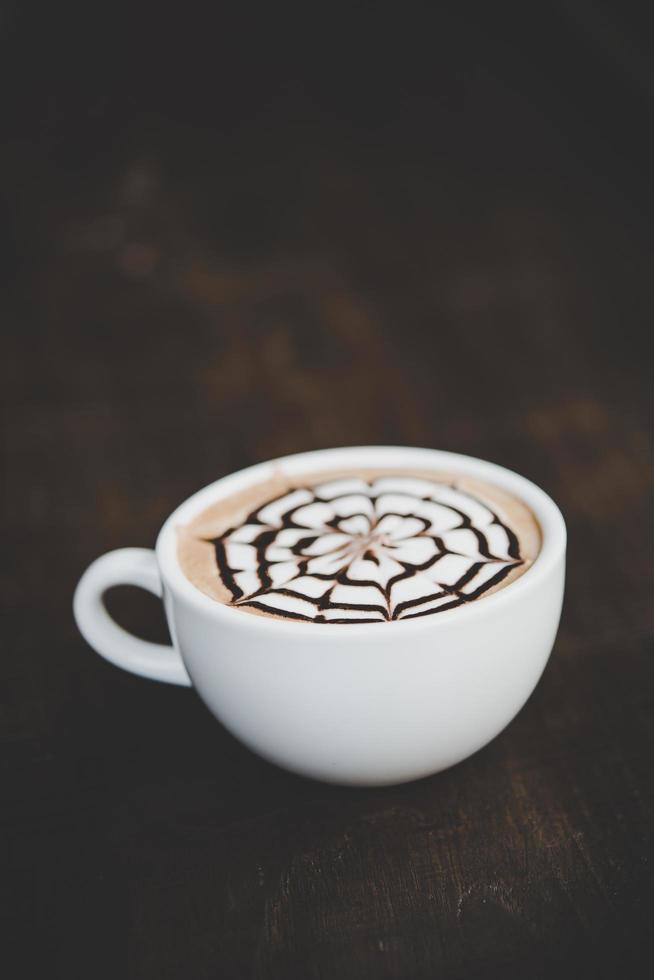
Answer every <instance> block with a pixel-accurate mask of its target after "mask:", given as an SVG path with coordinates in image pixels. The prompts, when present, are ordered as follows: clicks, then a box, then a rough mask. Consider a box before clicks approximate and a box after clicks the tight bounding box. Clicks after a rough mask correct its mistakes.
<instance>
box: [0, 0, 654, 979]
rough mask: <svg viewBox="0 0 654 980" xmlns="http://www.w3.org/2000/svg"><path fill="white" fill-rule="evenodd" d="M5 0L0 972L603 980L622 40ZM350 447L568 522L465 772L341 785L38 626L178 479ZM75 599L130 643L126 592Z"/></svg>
mask: <svg viewBox="0 0 654 980" xmlns="http://www.w3.org/2000/svg"><path fill="white" fill-rule="evenodd" d="M28 6H29V5H22V7H19V5H15V7H12V8H11V10H10V14H9V16H8V20H7V22H6V23H5V25H4V28H3V30H4V33H5V41H7V42H8V43H7V48H6V50H5V58H4V64H5V67H6V68H7V67H8V69H9V73H10V80H11V81H12V82H13V84H12V85H11V86H10V87H9V92H10V94H13V109H12V113H11V115H10V119H9V123H8V132H7V133H6V134H5V135H6V136H7V138H6V145H5V151H4V152H3V167H4V168H5V174H4V178H3V187H4V189H5V190H8V191H9V209H8V216H9V220H8V222H7V223H6V227H7V228H8V229H9V231H10V234H11V242H10V249H9V250H8V253H7V255H8V260H7V261H6V262H5V264H4V267H3V271H4V273H5V274H6V289H5V292H4V296H5V309H4V316H3V320H4V323H5V324H6V325H9V327H10V330H9V340H8V343H7V344H6V345H5V352H6V354H7V356H6V357H5V358H4V372H3V376H4V380H3V388H4V395H5V398H6V403H7V412H6V440H5V448H6V459H7V471H6V472H7V479H6V494H5V507H4V517H5V523H6V540H8V543H9V550H8V559H7V560H6V561H5V562H4V563H3V573H2V580H1V591H2V598H3V600H4V603H5V604H6V607H7V617H6V619H7V625H6V626H5V629H4V631H3V640H4V641H5V650H4V653H3V655H2V659H1V661H0V699H1V704H2V715H1V719H2V720H1V724H2V728H1V736H2V740H1V742H0V763H1V765H2V776H1V786H2V794H3V797H4V800H5V801H4V803H3V805H2V810H1V813H0V817H1V821H2V833H3V838H2V852H1V853H2V865H3V871H2V874H1V875H0V878H1V881H2V886H3V890H4V891H5V894H6V899H5V904H4V905H3V919H2V922H3V924H4V925H5V926H6V927H7V935H8V938H9V940H10V942H9V944H7V943H6V942H3V945H2V949H3V954H2V956H3V960H4V959H5V951H6V950H8V949H9V948H13V954H14V956H15V960H14V961H13V964H14V965H12V966H11V968H10V970H9V972H8V973H6V976H7V977H10V978H11V980H14V978H18V977H23V976H25V977H30V978H31V977H39V978H42V977H51V978H66V980H74V978H84V980H87V978H91V977H93V978H94V980H104V978H107V980H117V978H121V980H129V978H134V980H167V978H171V980H176V978H184V980H187V978H188V980H200V978H218V977H227V978H230V977H237V978H238V977H244V978H247V977H251V978H262V980H273V978H298V980H313V978H320V980H332V978H338V980H346V978H361V980H368V978H370V980H372V978H375V980H376V978H391V977H399V978H432V977H439V978H450V977H452V978H472V977H474V978H482V977H484V978H485V977H488V978H494V977H503V978H513V977H515V978H521V980H522V978H527V977H528V978H549V977H559V976H575V977H589V978H590V977H607V978H614V977H616V976H619V977H627V976H628V977H631V976H638V975H639V963H640V958H641V957H642V956H644V955H645V954H646V952H647V949H648V941H647V935H648V931H649V926H650V919H651V894H652V881H651V858H652V849H651V837H650V831H651V825H652V817H653V809H654V799H653V792H652V791H653V780H652V759H651V749H652V729H653V721H652V718H653V715H652V684H651V682H652V652H653V650H652V646H653V644H652V639H653V636H654V612H653V610H654V603H653V602H652V567H653V562H652V555H653V553H654V540H653V535H652V524H653V521H652V503H653V502H654V496H653V492H654V449H653V445H654V441H653V437H652V429H651V427H650V424H649V422H650V421H651V414H650V413H651V407H652V382H653V378H652V361H651V356H650V353H649V351H650V347H649V340H650V334H651V331H652V328H653V315H652V314H653V310H654V277H653V275H652V255H653V252H654V249H653V245H654V233H653V228H654V192H653V190H652V182H651V174H652V172H653V171H654V153H653V152H652V146H651V145H650V142H649V141H650V138H651V127H652V107H653V102H652V93H653V92H654V86H653V85H652V74H651V69H650V68H649V63H650V62H649V60H648V58H647V57H643V54H645V55H646V54H648V52H647V51H646V50H645V51H644V49H643V46H642V43H643V42H642V38H643V35H642V32H641V31H640V30H639V25H638V24H637V23H636V22H632V21H627V20H625V19H622V20H621V19H619V15H618V14H616V10H615V9H614V10H613V11H612V12H611V8H610V7H606V6H603V7H602V13H601V16H600V14H599V13H598V14H597V18H594V17H593V16H592V15H588V13H587V11H586V7H585V5H579V10H580V11H581V12H582V13H581V15H579V16H577V14H578V11H577V9H576V6H575V5H572V6H570V7H568V6H566V7H565V8H564V7H563V5H561V6H560V7H558V8H557V7H555V8H554V12H552V10H551V9H550V8H548V11H546V12H542V13H537V12H536V10H535V8H533V7H532V8H531V12H530V13H529V14H527V13H525V12H524V11H523V15H522V19H521V17H520V14H519V12H518V14H517V15H516V16H512V17H510V18H505V19H504V20H502V17H501V16H499V15H498V12H497V10H496V7H495V5H486V7H488V8H489V9H486V8H485V7H483V6H482V7H480V9H479V11H478V12H477V13H476V14H475V15H474V16H472V15H470V16H468V14H466V15H465V16H464V14H463V13H461V14H460V15H454V14H448V15H447V16H446V15H445V14H442V15H439V20H438V21H433V22H431V23H429V24H428V23H427V22H426V21H425V22H424V23H423V22H422V21H421V20H420V19H418V20H416V19H415V17H416V15H415V14H412V15H411V16H412V18H414V19H413V20H412V21H411V22H410V23H409V22H407V23H403V22H402V23H398V22H397V20H396V17H395V15H390V14H389V15H388V16H387V15H386V14H383V13H381V12H380V11H379V10H376V11H375V12H374V16H373V12H372V11H371V9H369V8H365V9H364V8H363V7H361V8H359V7H357V8H356V10H354V8H353V9H352V10H351V11H350V14H349V16H348V20H347V21H346V22H340V21H339V22H337V23H336V22H334V23H331V22H330V23H329V24H326V23H320V24H317V23H316V22H315V21H316V19H319V18H318V14H317V13H316V11H315V10H314V12H313V18H314V22H313V23H312V22H311V18H309V17H308V16H306V15H305V21H300V20H297V21H293V22H292V23H293V28H292V29H289V28H288V27H282V26H280V23H279V22H278V21H277V20H276V19H273V18H272V16H271V15H265V12H264V11H262V12H260V15H258V16H257V17H256V18H255V22H254V24H253V23H251V22H250V21H249V20H248V16H249V14H246V13H244V12H241V13H240V14H239V13H230V14H229V16H227V14H225V12H224V11H223V13H222V14H221V16H222V17H223V18H227V19H226V20H225V19H223V20H221V21H220V23H219V24H216V25H202V24H198V23H196V22H193V21H189V22H180V21H179V20H178V16H181V14H180V13H179V11H178V12H177V15H176V16H175V17H171V19H170V21H169V22H166V23H163V24H161V23H160V22H159V21H157V22H156V28H155V27H153V23H152V21H151V20H150V17H149V15H148V14H147V13H146V12H145V11H142V12H141V11H140V10H139V8H136V9H135V8H132V10H131V12H130V13H129V15H126V19H125V20H121V18H120V16H119V15H118V14H116V13H115V11H114V10H113V9H112V12H111V18H110V19H108V20H107V22H106V23H105V22H103V21H102V17H101V15H100V14H99V12H98V7H97V6H96V5H90V7H89V5H85V7H84V8H82V7H80V9H79V10H77V11H76V18H74V19H71V21H70V22H68V21H66V20H65V18H64V20H63V21H62V20H61V19H60V18H61V9H60V5H58V4H57V5H52V7H53V9H52V10H50V11H43V12H42V13H41V14H40V20H39V24H38V29H37V28H36V26H35V24H34V23H33V22H32V21H30V17H29V14H28V12H26V10H27V7H28ZM527 6H529V5H527ZM490 8H492V11H493V13H492V14H491V12H490ZM557 11H558V12H557ZM468 13H469V12H468ZM161 16H163V15H161V12H159V13H158V17H159V18H160V17H161ZM275 16H277V15H275ZM407 16H408V15H407ZM616 16H617V17H618V20H615V19H613V20H612V19H611V18H615V17H616ZM266 17H267V20H266ZM330 17H331V14H330ZM589 17H590V19H589ZM78 18H81V20H80V19H78ZM98 18H99V19H98ZM260 18H261V19H260ZM459 18H460V19H459ZM324 19H325V20H327V19H328V18H327V15H326V14H324ZM607 24H608V26H607ZM255 28H256V29H255ZM648 72H649V74H648ZM6 88H7V87H6V86H5V89H6ZM360 443H361V444H363V443H395V444H409V445H423V446H434V447H439V448H444V449H449V450H454V451H461V452H464V453H470V454H473V455H478V456H482V457H485V458H488V459H491V460H494V461H497V462H499V463H502V464H504V465H507V466H509V467H511V468H513V469H516V470H519V471H520V472H523V473H524V474H526V475H527V476H528V477H530V478H532V479H533V480H535V481H536V482H538V483H539V484H541V485H542V486H543V487H544V488H545V489H546V490H547V491H548V492H549V493H551V494H552V495H553V497H554V498H555V499H556V500H557V501H558V503H559V504H560V506H561V508H562V510H563V512H564V514H565V516H566V519H567V521H568V525H569V532H570V550H569V568H568V587H567V599H566V605H565V611H564V617H563V621H562V625H561V630H560V633H559V637H558V640H557V643H556V646H555V649H554V653H553V656H552V659H551V662H550V665H549V666H548V668H547V671H546V673H545V675H544V677H543V679H542V681H541V683H540V685H539V687H538V688H537V690H536V692H535V693H534V695H533V696H532V698H531V699H530V701H529V703H528V704H527V706H526V707H525V708H524V709H523V711H522V712H521V713H520V715H519V716H518V717H517V718H516V720H515V721H514V722H513V723H512V724H511V725H510V726H509V728H508V729H507V730H506V731H505V732H503V733H502V734H501V735H500V736H499V737H498V738H497V739H495V741H494V742H493V743H492V744H490V745H489V746H488V747H487V748H485V749H484V750H483V751H481V752H479V753H478V754H477V755H476V756H474V757H473V758H471V759H469V760H468V761H466V762H464V763H463V764H461V765H459V766H457V767H455V768H454V769H452V770H450V771H447V772H444V773H442V774H440V775H437V776H435V777H433V778H431V779H427V780H424V781H422V782H418V783H414V784H411V785H406V786H400V787H396V788H388V789H379V790H363V789H361V790H358V789H340V788H336V787H331V786H326V785H320V784H318V783H314V782H310V781H307V780H303V779H300V778H295V777H293V776H291V775H288V774H286V773H285V772H282V771H281V770H278V769H276V768H274V767H272V766H270V765H268V764H266V763H264V762H263V761H261V760H259V759H258V758H256V757H255V756H253V755H251V754H250V753H249V752H248V751H247V750H246V749H244V748H243V747H242V746H241V745H240V744H238V743H237V742H236V741H235V740H234V739H232V738H231V737H230V736H229V735H228V734H227V733H226V732H225V731H224V730H222V729H221V727H220V726H219V725H218V724H217V723H216V722H215V721H214V720H213V719H212V718H211V717H210V716H209V714H208V713H207V711H206V710H205V709H204V708H203V707H202V705H201V704H200V702H199V701H198V699H197V698H196V697H195V696H194V694H193V693H191V692H188V691H185V690H181V689H173V688H169V687H166V686H164V685H157V684H154V683H149V682H146V681H142V680H139V679H137V678H135V677H132V676H129V675H127V674H124V673H121V672H120V671H119V670H116V669H114V668H112V667H110V666H109V665H108V664H106V663H105V662H104V661H102V660H101V659H100V658H99V657H97V656H96V655H95V654H94V653H92V652H91V651H90V650H89V649H88V647H87V646H86V645H85V643H84V642H83V640H82V639H81V637H80V636H79V634H78V633H77V631H76V629H75V626H74V624H73V620H72V614H71V596H72V592H73V588H74V586H75V583H76V580H77V578H78V577H79V575H80V574H81V572H82V571H83V569H84V568H85V566H86V565H87V563H89V562H90V561H91V560H92V559H93V558H95V557H96V556H97V555H99V554H101V553H102V552H104V551H107V550H109V549H112V548H115V547H120V546H123V545H141V546H149V545H151V544H152V543H153V541H154V537H155V535H156V532H157V530H158V528H159V526H160V524H161V522H162V521H163V519H164V518H165V517H166V515H167V514H168V513H169V512H170V511H171V510H172V509H173V508H174V507H175V506H176V505H177V504H178V503H179V502H180V501H181V500H182V499H184V498H185V497H186V496H187V495H188V494H189V493H191V492H192V491H193V490H195V489H196V488H198V487H199V486H202V485H203V484H206V483H208V482H210V481H212V480H214V479H216V478H218V477H220V476H222V475H223V474H226V473H228V472H230V471H233V470H235V469H238V468H240V467H242V466H244V465H247V464H250V463H253V462H255V461H258V460H261V459H266V458H270V457H273V456H276V455H280V454H284V453H288V452H294V451H301V450H305V449H310V448H315V447H322V446H331V445H342V444H360ZM107 602H108V605H109V606H110V609H111V610H112V612H113V613H114V614H115V615H116V616H117V618H119V620H120V621H121V622H123V623H124V624H125V625H126V626H128V627H129V628H131V629H134V630H135V631H138V632H139V633H141V634H142V635H145V636H148V637H151V638H164V637H165V635H166V630H165V624H164V621H163V614H162V612H161V609H160V607H159V605H158V603H157V602H156V601H155V600H154V599H153V598H152V597H149V596H146V595H145V594H141V593H138V592H137V591H136V590H128V589H124V590H115V592H112V593H111V594H110V595H109V596H108V597H107Z"/></svg>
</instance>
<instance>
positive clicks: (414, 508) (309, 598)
mask: <svg viewBox="0 0 654 980" xmlns="http://www.w3.org/2000/svg"><path fill="white" fill-rule="evenodd" d="M205 540H208V541H210V543H211V544H212V545H213V546H214V549H215V559H216V564H217V572H218V574H219V575H220V579H221V581H222V584H223V585H224V586H225V588H226V589H227V590H228V592H229V594H230V596H231V602H230V604H231V605H234V606H237V607H242V608H245V609H248V608H249V609H251V610H258V611H260V612H264V613H268V614H272V615H274V616H280V617H283V618H289V619H300V620H308V621H312V622H316V623H329V622H385V621H388V620H403V619H411V618H415V617H418V616H425V615H430V614H434V613H438V612H441V611H443V610H446V609H452V608H454V607H456V606H460V605H462V604H464V603H466V602H470V601H472V600H474V599H476V598H478V597H479V596H481V595H483V594H484V593H485V592H487V591H488V590H490V589H493V588H496V587H497V586H498V585H499V584H500V583H501V582H502V581H503V580H504V579H505V577H506V576H508V575H509V574H510V573H511V572H512V571H513V570H514V569H517V568H518V567H519V566H521V565H523V564H524V559H523V556H522V555H521V553H520V544H519V540H518V537H517V536H516V534H515V532H514V531H513V530H512V529H511V527H510V526H509V525H508V524H507V523H505V522H503V521H502V520H500V518H499V516H498V515H497V514H496V513H495V512H494V510H491V509H490V506H488V505H487V504H486V503H484V502H483V501H482V500H479V499H478V498H476V497H475V496H474V495H473V494H472V493H468V492H466V491H464V490H462V489H459V488H457V487H455V486H452V485H449V484H447V483H441V482H436V481H432V480H427V479H419V478H417V477H411V476H401V475H400V476H381V477H379V478H376V479H371V480H366V479H359V478H352V477H347V478H343V479H334V480H330V481H328V482H323V483H320V484H318V485H316V486H311V487H300V488H295V489H293V490H290V491H289V492H288V493H285V494H283V495H281V496H279V497H278V498H276V499H274V500H271V501H268V502H267V503H265V504H263V505H262V506H260V507H259V508H257V509H255V510H254V511H252V512H251V513H250V514H249V515H248V516H247V517H246V518H245V520H244V521H243V522H242V523H240V524H238V525H237V526H235V527H231V528H229V529H228V530H227V531H225V532H224V533H222V534H220V535H219V536H217V537H215V538H214V537H211V538H209V539H205Z"/></svg>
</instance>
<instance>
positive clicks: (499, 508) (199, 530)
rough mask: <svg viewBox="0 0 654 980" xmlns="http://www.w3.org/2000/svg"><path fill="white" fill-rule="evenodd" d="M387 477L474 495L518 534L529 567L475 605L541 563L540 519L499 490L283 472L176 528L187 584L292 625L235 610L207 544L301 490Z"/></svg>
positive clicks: (429, 474)
mask: <svg viewBox="0 0 654 980" xmlns="http://www.w3.org/2000/svg"><path fill="white" fill-rule="evenodd" d="M383 476H406V477H414V478H417V479H423V480H432V481H433V482H435V483H445V484H447V485H448V486H451V487H454V488H455V489H457V490H461V491H462V492H464V493H470V494H471V495H472V496H473V497H475V498H477V499H478V500H479V501H480V502H481V503H482V504H488V505H490V506H491V508H492V509H493V510H494V511H495V513H496V514H497V515H498V517H499V518H500V520H501V521H503V522H504V523H505V524H507V525H508V526H509V527H510V528H511V529H512V530H513V531H514V532H515V534H516V536H517V538H518V541H519V543H520V553H521V556H522V559H523V564H522V565H518V566H517V567H516V568H514V569H512V570H511V571H510V572H509V574H508V575H507V576H506V577H505V578H504V579H503V580H502V582H500V584H499V585H496V586H494V587H493V588H491V589H489V590H488V592H484V594H483V595H482V596H480V597H479V599H476V600H474V601H475V602H479V601H481V600H483V599H484V598H485V597H486V596H489V595H492V594H493V592H498V591H500V590H501V589H505V588H506V587H507V586H508V585H510V584H511V582H514V581H515V580H516V579H518V578H520V577H521V576H522V575H524V573H525V572H526V571H527V569H528V568H530V566H531V565H532V564H533V563H534V561H535V560H536V558H537V556H538V553H539V551H540V548H541V542H542V533H541V529H540V525H539V524H538V521H537V520H536V517H535V516H534V514H532V512H531V511H530V510H529V508H528V507H527V505H526V504H525V503H523V502H522V501H521V500H520V499H519V498H518V497H515V496H513V494H510V493H508V492H507V491H506V490H502V489H501V488H500V487H498V486H495V484H492V483H486V482H485V481H484V480H478V479H475V478H474V477H469V476H465V475H462V474H460V473H452V472H447V471H444V470H423V469H407V468H405V467H395V468H392V467H391V468H388V467H386V468H383V469H380V468H372V469H370V468H367V469H355V468H353V467H350V468H347V469H336V470H320V471H319V472H314V473H304V474H297V475H289V474H286V473H284V472H283V471H282V470H281V469H279V470H277V471H275V472H274V473H273V475H272V476H271V477H270V478H269V479H268V480H266V481H264V482H263V483H257V484H255V485H254V486H251V487H246V488H245V489H243V490H239V491H238V492H237V493H235V494H232V495H230V496H228V497H225V498H223V499H221V500H218V501H216V503H214V504H210V505H209V507H206V508H205V509H204V510H203V511H202V512H201V513H200V514H198V516H197V517H195V518H193V520H192V521H190V523H189V524H182V525H178V527H177V528H176V531H177V559H178V561H179V564H180V567H181V569H182V571H183V572H184V575H185V576H186V578H188V579H189V581H190V582H191V583H192V584H193V585H194V586H195V587H196V588H198V589H199V590H200V591H201V592H203V593H204V594H205V595H207V596H209V597H210V598H211V599H215V600H216V601H217V602H222V603H223V604H225V605H228V606H229V605H231V606H232V607H233V608H240V609H241V611H244V612H247V613H249V614H254V615H258V616H264V617H266V618H269V619H270V618H272V619H282V620H284V621H285V622H288V621H289V620H288V618H287V617H285V616H276V615H275V614H274V613H272V612H270V613H268V612H265V613H264V612H262V611H261V610H259V609H255V608H253V607H250V606H248V607H244V606H241V607H239V606H236V605H234V604H233V603H232V594H231V592H230V591H229V589H227V588H226V586H225V585H223V583H222V581H221V579H220V575H219V572H218V566H217V564H216V558H215V551H214V547H213V545H212V544H211V543H209V542H208V541H205V540H203V538H216V537H218V536H219V535H220V534H223V533H224V532H225V531H226V530H227V529H228V528H230V527H234V526H237V525H238V524H240V523H242V521H243V520H244V519H245V518H246V517H247V515H248V514H250V513H251V512H252V511H253V510H256V509H258V508H259V507H262V506H263V505H264V504H265V503H267V502H268V501H270V500H272V499H274V498H275V497H278V496H281V495H283V494H285V493H288V492H289V491H291V490H296V489H298V488H300V487H314V486H316V485H317V484H320V483H327V482H328V481H330V480H338V479H344V478H347V477H350V478H352V477H359V478H361V479H364V480H371V479H377V478H379V477H383Z"/></svg>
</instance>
